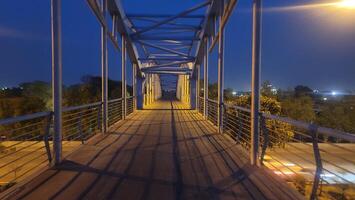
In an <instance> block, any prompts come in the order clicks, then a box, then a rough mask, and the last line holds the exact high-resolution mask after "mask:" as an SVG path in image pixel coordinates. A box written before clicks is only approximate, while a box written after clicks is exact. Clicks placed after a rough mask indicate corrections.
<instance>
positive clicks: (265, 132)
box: [260, 114, 270, 165]
mask: <svg viewBox="0 0 355 200" xmlns="http://www.w3.org/2000/svg"><path fill="white" fill-rule="evenodd" d="M260 126H261V130H262V133H263V146H262V149H261V155H260V165H264V157H265V155H266V150H267V147H268V145H269V141H270V140H269V131H268V130H267V127H266V120H265V117H264V116H263V115H262V114H260Z"/></svg>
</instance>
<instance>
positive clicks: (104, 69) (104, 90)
mask: <svg viewBox="0 0 355 200" xmlns="http://www.w3.org/2000/svg"><path fill="white" fill-rule="evenodd" d="M101 12H102V14H103V16H104V17H105V18H106V12H107V0H102V6H101ZM107 76H108V66H107V30H106V28H105V27H104V26H101V100H102V107H103V109H102V132H103V133H106V132H107V128H108V120H107V118H108V112H107V109H108V102H107V99H108V79H107Z"/></svg>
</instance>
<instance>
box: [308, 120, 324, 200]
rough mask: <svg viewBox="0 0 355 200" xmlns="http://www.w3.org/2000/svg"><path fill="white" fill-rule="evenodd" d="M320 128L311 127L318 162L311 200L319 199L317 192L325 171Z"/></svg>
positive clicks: (315, 157) (315, 156)
mask: <svg viewBox="0 0 355 200" xmlns="http://www.w3.org/2000/svg"><path fill="white" fill-rule="evenodd" d="M317 129H318V127H317V126H316V125H314V124H312V125H311V126H310V130H311V134H312V146H313V153H314V159H315V161H316V173H315V175H314V181H313V186H312V193H311V196H310V199H311V200H314V199H317V191H318V186H319V182H320V178H321V174H322V170H323V164H322V159H321V155H320V151H319V146H318V131H317Z"/></svg>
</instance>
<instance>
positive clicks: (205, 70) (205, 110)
mask: <svg viewBox="0 0 355 200" xmlns="http://www.w3.org/2000/svg"><path fill="white" fill-rule="evenodd" d="M204 42H205V49H204V51H205V52H204V59H203V62H204V63H203V104H204V105H203V115H204V116H205V119H207V117H208V54H209V53H208V49H209V45H208V37H205V38H204Z"/></svg>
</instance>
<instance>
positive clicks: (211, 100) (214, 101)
mask: <svg viewBox="0 0 355 200" xmlns="http://www.w3.org/2000/svg"><path fill="white" fill-rule="evenodd" d="M207 101H209V102H212V103H216V104H218V101H217V100H213V99H207Z"/></svg>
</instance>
